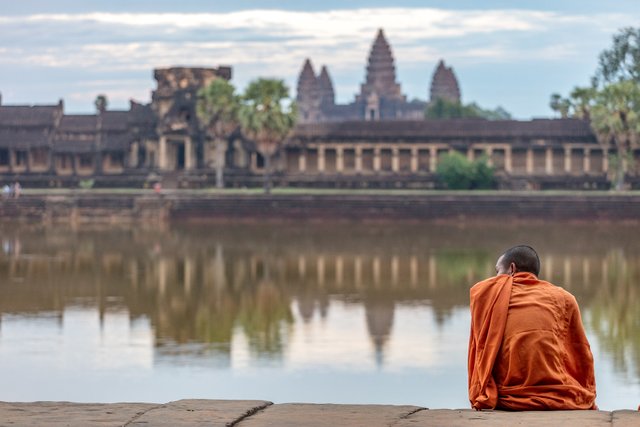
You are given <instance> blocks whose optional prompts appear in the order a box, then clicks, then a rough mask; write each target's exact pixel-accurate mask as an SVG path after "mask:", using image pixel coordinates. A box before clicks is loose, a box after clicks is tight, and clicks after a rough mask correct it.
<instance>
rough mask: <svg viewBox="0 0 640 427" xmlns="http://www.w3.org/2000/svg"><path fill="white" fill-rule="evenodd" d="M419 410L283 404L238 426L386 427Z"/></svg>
mask: <svg viewBox="0 0 640 427" xmlns="http://www.w3.org/2000/svg"><path fill="white" fill-rule="evenodd" d="M423 409H424V408H420V407H418V406H390V405H315V404H302V403H286V404H281V405H273V406H271V407H269V408H267V409H265V410H264V411H261V412H259V413H257V414H256V415H254V416H252V417H249V418H246V419H245V420H243V421H242V422H240V423H239V424H238V426H240V427H266V426H278V427H289V426H291V427H299V426H305V427H315V426H349V427H360V426H361V427H378V426H380V427H383V426H384V427H386V426H391V425H395V423H396V422H397V421H398V420H401V419H402V418H403V417H406V416H408V415H409V414H412V413H414V412H416V411H420V410H423Z"/></svg>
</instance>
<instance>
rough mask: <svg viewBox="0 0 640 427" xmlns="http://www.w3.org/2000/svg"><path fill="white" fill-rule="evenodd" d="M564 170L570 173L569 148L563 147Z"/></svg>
mask: <svg viewBox="0 0 640 427" xmlns="http://www.w3.org/2000/svg"><path fill="white" fill-rule="evenodd" d="M564 172H565V173H567V174H569V173H571V148H569V147H564Z"/></svg>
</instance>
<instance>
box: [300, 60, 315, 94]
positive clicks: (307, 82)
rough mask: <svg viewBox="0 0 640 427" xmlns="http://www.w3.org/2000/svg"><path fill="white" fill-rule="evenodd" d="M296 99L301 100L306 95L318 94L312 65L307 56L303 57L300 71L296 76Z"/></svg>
mask: <svg viewBox="0 0 640 427" xmlns="http://www.w3.org/2000/svg"><path fill="white" fill-rule="evenodd" d="M297 91H298V94H297V99H298V100H303V99H304V98H306V97H316V96H318V91H319V85H318V79H317V78H316V74H315V72H314V71H313V65H312V64H311V60H310V59H309V58H307V59H305V61H304V65H303V66H302V71H300V76H299V77H298V87H297Z"/></svg>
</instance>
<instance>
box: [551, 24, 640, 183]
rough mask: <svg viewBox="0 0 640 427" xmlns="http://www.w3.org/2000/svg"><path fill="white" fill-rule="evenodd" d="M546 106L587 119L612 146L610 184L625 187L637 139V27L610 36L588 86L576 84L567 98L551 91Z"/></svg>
mask: <svg viewBox="0 0 640 427" xmlns="http://www.w3.org/2000/svg"><path fill="white" fill-rule="evenodd" d="M549 105H550V107H551V109H552V110H554V111H558V112H560V113H561V115H562V116H563V117H575V118H580V119H584V120H588V121H589V123H590V125H591V129H593V132H594V133H595V134H596V137H597V138H598V141H599V142H600V143H601V144H602V145H603V147H605V148H606V149H607V151H608V150H609V147H611V146H613V147H614V148H615V150H614V153H612V154H611V155H610V162H609V168H610V170H611V171H612V172H613V177H614V179H613V181H614V182H613V187H614V188H615V189H616V190H622V189H624V184H625V182H624V181H625V173H626V170H627V168H628V166H629V163H630V162H629V159H632V158H633V155H632V151H633V149H634V148H635V147H636V146H637V145H638V143H639V142H640V28H639V29H634V28H623V29H622V30H620V32H619V33H618V34H616V35H615V36H614V37H613V46H612V47H611V48H610V49H607V50H605V51H603V52H602V53H601V54H600V57H599V65H598V69H597V70H596V74H595V76H594V77H593V79H592V84H591V86H590V87H576V88H574V89H573V91H572V92H571V94H570V95H569V97H568V98H562V97H561V96H560V95H558V94H553V95H551V101H550V103H549Z"/></svg>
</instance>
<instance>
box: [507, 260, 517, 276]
mask: <svg viewBox="0 0 640 427" xmlns="http://www.w3.org/2000/svg"><path fill="white" fill-rule="evenodd" d="M517 271H518V268H517V267H516V263H515V262H512V263H511V264H509V275H510V276H513V275H514V274H516V272H517Z"/></svg>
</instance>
